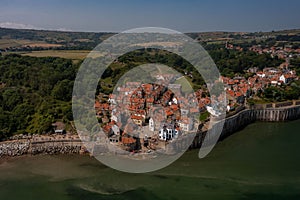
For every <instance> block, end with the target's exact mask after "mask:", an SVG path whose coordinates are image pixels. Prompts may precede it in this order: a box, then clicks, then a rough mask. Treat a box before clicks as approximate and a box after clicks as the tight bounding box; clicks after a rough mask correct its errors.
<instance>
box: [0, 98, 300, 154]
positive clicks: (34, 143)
mask: <svg viewBox="0 0 300 200" xmlns="http://www.w3.org/2000/svg"><path fill="white" fill-rule="evenodd" d="M299 118H300V101H294V102H293V104H287V105H284V106H278V104H273V105H271V106H270V105H264V107H257V106H256V107H252V108H246V109H244V110H241V111H239V112H238V113H236V114H234V115H231V116H229V117H226V119H225V123H224V127H223V131H222V134H221V137H220V140H222V139H224V138H226V137H228V136H229V135H231V134H233V133H234V132H236V131H238V130H240V129H242V128H244V127H245V126H247V125H248V124H250V123H253V122H255V121H273V122H279V121H288V120H295V119H299ZM205 134H206V131H204V132H201V131H200V132H199V133H198V134H197V135H196V137H195V139H194V142H193V143H192V145H191V146H190V148H199V147H200V146H201V144H202V141H203V138H204V136H205ZM85 153H87V151H86V149H85V147H84V145H83V143H82V141H81V140H80V138H79V136H78V135H68V134H67V135H49V136H45V135H33V136H23V135H18V136H14V138H13V139H12V140H8V141H4V142H0V158H4V157H15V156H21V155H36V154H51V155H52V154H85Z"/></svg>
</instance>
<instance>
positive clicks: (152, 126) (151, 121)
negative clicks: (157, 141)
mask: <svg viewBox="0 0 300 200" xmlns="http://www.w3.org/2000/svg"><path fill="white" fill-rule="evenodd" d="M149 130H150V131H154V130H155V124H154V120H153V119H152V117H151V118H150V119H149Z"/></svg>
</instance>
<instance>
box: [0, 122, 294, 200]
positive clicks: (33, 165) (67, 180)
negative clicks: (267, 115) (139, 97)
mask: <svg viewBox="0 0 300 200" xmlns="http://www.w3.org/2000/svg"><path fill="white" fill-rule="evenodd" d="M299 130H300V120H297V121H292V122H288V123H255V124H252V125H249V126H248V127H247V128H245V129H244V130H242V131H240V132H238V133H236V134H234V135H232V136H230V137H229V138H227V139H226V140H224V141H222V142H221V143H219V144H218V145H217V146H216V147H215V148H214V149H213V151H212V152H211V153H210V154H209V155H208V156H207V157H206V158H204V159H201V160H200V159H198V157H197V156H198V150H192V151H188V152H187V153H185V154H184V156H183V157H182V158H180V159H179V160H177V161H176V162H175V163H173V164H171V165H170V166H168V167H166V168H164V169H162V170H160V171H156V172H153V173H147V174H129V173H123V172H118V171H116V170H113V169H110V168H108V167H106V166H104V165H102V164H101V163H99V162H98V161H97V160H95V159H93V158H90V157H89V156H79V155H56V156H45V155H43V156H42V155H39V156H27V157H19V158H10V159H8V160H6V161H3V160H2V161H0V199H1V200H2V199H9V200H15V199H22V200H27V199H46V200H47V199H51V200H52V199H56V200H71V199H74V200H82V199H85V200H90V199H151V200H152V199H300V154H299V152H300V134H299V133H300V131H299Z"/></svg>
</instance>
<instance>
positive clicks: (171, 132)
mask: <svg viewBox="0 0 300 200" xmlns="http://www.w3.org/2000/svg"><path fill="white" fill-rule="evenodd" d="M178 134H179V132H178V130H176V129H170V128H166V129H163V128H162V129H160V131H159V134H158V136H159V139H160V140H164V141H166V140H172V139H173V138H177V137H178Z"/></svg>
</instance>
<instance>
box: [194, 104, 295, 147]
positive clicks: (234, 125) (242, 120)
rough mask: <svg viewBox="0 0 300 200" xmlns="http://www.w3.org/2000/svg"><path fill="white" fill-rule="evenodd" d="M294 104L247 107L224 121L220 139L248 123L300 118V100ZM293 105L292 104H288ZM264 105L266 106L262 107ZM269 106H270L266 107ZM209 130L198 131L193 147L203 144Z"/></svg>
mask: <svg viewBox="0 0 300 200" xmlns="http://www.w3.org/2000/svg"><path fill="white" fill-rule="evenodd" d="M293 103H294V104H293V105H292V106H288V107H280V106H278V105H276V104H274V105H272V107H270V106H256V107H255V108H252V109H245V110H243V111H240V112H239V113H237V114H235V115H233V116H230V117H227V118H226V119H225V122H224V126H223V130H222V133H221V136H220V138H219V140H223V139H224V138H226V137H228V136H230V135H231V134H233V133H235V132H236V131H239V130H241V129H242V128H244V127H246V126H247V125H249V124H251V123H253V122H255V121H265V122H283V121H289V120H295V119H299V118H300V105H299V101H295V102H293ZM286 105H291V104H286ZM262 107H264V108H262ZM266 107H268V108H266ZM206 133H207V132H198V133H197V135H196V137H195V139H194V142H193V144H192V145H191V147H192V148H197V147H200V146H201V143H202V142H203V139H204V137H205V135H206Z"/></svg>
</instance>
